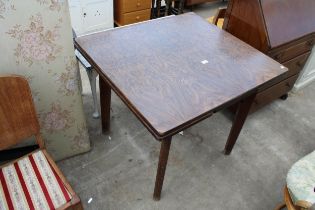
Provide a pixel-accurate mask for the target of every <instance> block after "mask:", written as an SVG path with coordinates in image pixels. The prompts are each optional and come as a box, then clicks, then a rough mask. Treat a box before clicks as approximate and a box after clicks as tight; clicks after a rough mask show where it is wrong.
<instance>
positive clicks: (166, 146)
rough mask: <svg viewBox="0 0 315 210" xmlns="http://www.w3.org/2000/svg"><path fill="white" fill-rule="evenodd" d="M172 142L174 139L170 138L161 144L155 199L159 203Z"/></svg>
mask: <svg viewBox="0 0 315 210" xmlns="http://www.w3.org/2000/svg"><path fill="white" fill-rule="evenodd" d="M171 142H172V137H168V138H165V139H163V140H162V142H161V149H160V157H159V164H158V169H157V173H156V179H155V187H154V194H153V199H154V200H156V201H158V200H160V198H161V191H162V187H163V181H164V175H165V170H166V165H167V160H168V153H169V150H170V146H171Z"/></svg>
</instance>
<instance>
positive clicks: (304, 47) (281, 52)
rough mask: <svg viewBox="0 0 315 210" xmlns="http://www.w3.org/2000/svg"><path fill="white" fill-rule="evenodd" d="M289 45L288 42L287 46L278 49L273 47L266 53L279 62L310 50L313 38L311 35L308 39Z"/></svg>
mask: <svg viewBox="0 0 315 210" xmlns="http://www.w3.org/2000/svg"><path fill="white" fill-rule="evenodd" d="M289 45H290V44H288V45H287V47H285V46H284V47H281V48H278V49H274V50H272V51H271V52H269V53H268V54H269V56H270V57H272V58H273V59H275V60H277V61H278V62H280V63H283V62H286V61H289V60H291V59H293V58H295V57H297V56H299V55H301V54H304V53H306V52H308V51H310V50H311V49H312V47H313V45H314V39H313V37H311V38H309V39H306V40H305V39H304V40H302V41H301V42H300V43H298V44H295V45H290V46H289Z"/></svg>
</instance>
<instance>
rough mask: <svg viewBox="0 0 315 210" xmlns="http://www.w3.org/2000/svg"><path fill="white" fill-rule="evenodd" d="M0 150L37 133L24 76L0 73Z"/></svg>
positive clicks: (31, 103) (37, 126)
mask: <svg viewBox="0 0 315 210" xmlns="http://www.w3.org/2000/svg"><path fill="white" fill-rule="evenodd" d="M0 99H1V100H0V122H1V123H0V150H2V149H5V148H8V147H9V146H13V145H15V144H17V143H19V142H20V141H22V140H24V139H25V138H27V137H30V136H32V135H35V134H39V124H38V120H37V116H36V113H35V109H34V104H33V99H32V95H31V90H30V88H29V85H28V82H27V80H26V79H25V78H23V77H20V76H14V75H2V76H1V75H0Z"/></svg>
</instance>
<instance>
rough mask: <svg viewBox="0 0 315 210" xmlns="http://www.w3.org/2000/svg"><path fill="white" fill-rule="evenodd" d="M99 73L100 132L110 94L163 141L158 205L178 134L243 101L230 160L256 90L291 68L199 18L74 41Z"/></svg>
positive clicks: (154, 23) (151, 23)
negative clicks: (171, 147)
mask: <svg viewBox="0 0 315 210" xmlns="http://www.w3.org/2000/svg"><path fill="white" fill-rule="evenodd" d="M76 47H77V49H79V50H80V52H81V53H82V54H83V55H84V56H85V57H86V59H87V60H88V61H89V62H90V63H91V64H92V66H94V68H95V69H96V70H97V71H98V73H99V74H100V77H101V79H100V100H101V111H102V128H103V131H108V129H109V126H110V102H111V90H113V91H114V92H115V93H116V94H117V95H118V96H119V97H120V98H121V100H122V101H124V103H125V104H126V105H127V106H128V107H129V109H130V110H131V111H132V112H133V113H134V114H135V115H136V116H137V118H138V119H139V120H140V122H141V123H142V124H143V125H144V126H145V127H146V128H147V129H148V130H149V131H150V132H151V133H152V135H153V136H154V137H155V138H156V139H157V140H158V141H160V142H161V150H160V157H159V164H158V169H157V175H156V181H155V189H154V195H153V197H154V199H155V200H159V199H160V195H161V190H162V185H163V179H164V174H165V169H166V165H167V159H168V153H169V149H170V145H171V140H172V136H173V135H176V134H177V133H178V132H180V131H182V130H184V129H186V128H189V127H190V126H192V125H194V124H196V123H198V122H200V121H202V120H203V119H206V118H208V117H209V116H211V115H212V114H213V113H215V112H217V111H219V110H222V109H224V108H226V107H229V106H230V105H232V104H235V103H238V104H239V105H238V111H237V114H236V115H235V119H234V122H233V126H232V128H231V131H230V134H229V137H228V140H227V143H226V146H225V154H230V152H231V151H232V148H233V146H234V144H235V142H236V140H237V137H238V135H239V133H240V131H241V129H242V126H243V124H244V122H245V119H246V117H247V114H248V111H249V108H250V106H251V104H252V102H253V99H254V98H255V95H256V92H257V91H258V90H259V89H260V88H263V87H264V86H265V85H269V84H270V83H276V82H277V81H279V80H281V79H282V77H283V76H285V74H286V72H287V69H286V68H285V67H283V66H281V65H280V64H279V63H277V62H276V61H274V60H272V59H271V58H269V57H267V56H266V55H264V54H263V53H261V52H259V51H258V50H256V49H254V48H252V47H251V46H249V45H247V44H245V43H244V42H242V41H240V40H239V39H237V38H235V37H233V36H232V35H230V34H229V33H227V32H225V31H222V30H220V29H219V28H217V27H216V26H214V25H210V24H209V23H207V22H206V21H204V20H203V19H201V18H200V17H199V16H197V15H195V14H194V13H186V14H184V15H179V16H170V17H166V18H161V19H156V20H152V21H147V22H142V23H139V24H135V25H130V26H125V27H120V28H116V29H113V30H109V31H104V32H100V33H95V34H91V35H87V36H84V37H79V38H77V39H76Z"/></svg>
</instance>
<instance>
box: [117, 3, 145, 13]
mask: <svg viewBox="0 0 315 210" xmlns="http://www.w3.org/2000/svg"><path fill="white" fill-rule="evenodd" d="M116 5H117V6H116ZM150 8H151V0H116V1H115V9H117V10H119V12H118V13H120V14H124V13H128V12H134V11H140V10H144V9H150Z"/></svg>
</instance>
